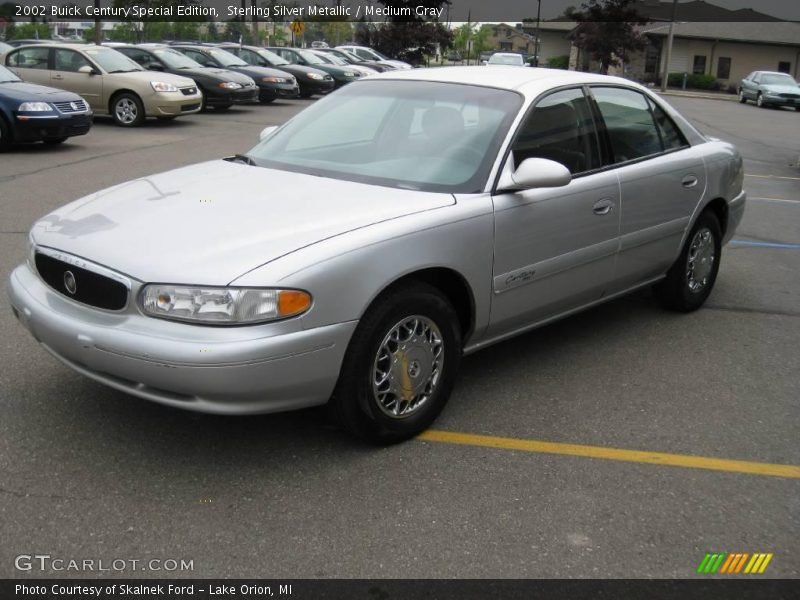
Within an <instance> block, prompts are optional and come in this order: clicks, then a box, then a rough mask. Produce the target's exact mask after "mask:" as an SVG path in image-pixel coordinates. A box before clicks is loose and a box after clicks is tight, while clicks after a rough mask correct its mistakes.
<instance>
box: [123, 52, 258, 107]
mask: <svg viewBox="0 0 800 600" xmlns="http://www.w3.org/2000/svg"><path fill="white" fill-rule="evenodd" d="M117 51H118V52H121V53H122V54H124V55H125V56H127V57H128V58H130V59H131V60H133V61H135V62H136V63H137V64H138V65H140V66H141V67H142V68H144V69H147V70H148V71H159V72H161V73H172V74H173V75H183V76H184V77H191V78H192V79H193V80H194V82H195V83H196V84H197V87H199V88H200V91H201V92H202V93H203V100H202V102H201V110H203V109H206V108H208V107H211V108H216V109H217V110H227V109H229V108H230V107H231V106H233V105H234V104H247V103H251V102H258V87H257V86H256V82H255V81H253V78H252V77H248V76H247V75H243V74H241V73H237V72H235V71H229V70H228V69H218V68H216V67H204V66H202V65H201V64H199V63H197V62H195V61H194V60H192V59H191V58H189V57H188V56H186V55H185V54H182V53H181V52H178V51H177V50H175V49H174V48H171V47H169V46H153V45H149V44H148V45H146V46H144V45H142V46H119V47H118V48H117Z"/></svg>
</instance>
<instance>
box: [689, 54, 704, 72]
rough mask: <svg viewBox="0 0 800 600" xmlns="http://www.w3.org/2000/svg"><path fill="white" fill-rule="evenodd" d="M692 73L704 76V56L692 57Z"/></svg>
mask: <svg viewBox="0 0 800 600" xmlns="http://www.w3.org/2000/svg"><path fill="white" fill-rule="evenodd" d="M692 73H694V74H695V75H705V74H706V57H705V56H695V57H694V65H692Z"/></svg>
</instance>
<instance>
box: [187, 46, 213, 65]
mask: <svg viewBox="0 0 800 600" xmlns="http://www.w3.org/2000/svg"><path fill="white" fill-rule="evenodd" d="M181 52H183V53H184V54H185V55H186V56H188V57H189V58H191V59H192V60H193V61H195V62H198V63H200V64H201V65H203V66H207V65H208V63H209V60H208V58H206V56H205V54H203V53H202V52H198V51H197V50H189V49H187V50H181Z"/></svg>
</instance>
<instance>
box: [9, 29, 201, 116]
mask: <svg viewBox="0 0 800 600" xmlns="http://www.w3.org/2000/svg"><path fill="white" fill-rule="evenodd" d="M5 64H6V66H7V67H9V68H10V69H11V70H12V71H14V72H15V73H16V74H17V75H19V76H20V77H21V78H22V79H24V80H25V81H30V82H32V83H39V84H42V85H53V86H55V87H58V88H62V89H65V90H69V91H70V92H75V93H76V94H78V95H80V96H82V97H83V98H84V99H85V100H86V101H87V102H88V103H89V106H91V107H92V109H93V110H94V112H95V113H98V114H105V115H111V117H113V119H114V121H115V122H116V123H117V124H118V125H121V126H123V127H134V126H136V125H141V124H142V123H143V122H144V120H145V117H158V118H159V119H173V118H175V117H179V116H181V115H188V114H192V113H196V112H198V111H199V110H200V102H201V100H202V95H201V94H200V90H199V89H198V88H197V85H196V84H195V82H194V81H192V80H191V79H189V78H187V77H179V76H177V75H170V74H169V73H158V74H155V73H153V72H151V71H145V70H144V69H143V68H142V67H140V66H139V65H137V64H136V63H135V62H133V61H132V60H131V59H129V58H128V57H127V56H125V55H124V54H121V53H119V52H117V51H116V50H114V49H113V48H106V47H105V46H95V45H85V46H79V45H75V44H47V45H38V46H22V47H20V48H17V49H15V50H12V51H11V52H9V53H8V54H6V56H5Z"/></svg>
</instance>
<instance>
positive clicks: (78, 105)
mask: <svg viewBox="0 0 800 600" xmlns="http://www.w3.org/2000/svg"><path fill="white" fill-rule="evenodd" d="M53 104H54V105H55V107H56V108H57V109H58V112H60V113H63V114H69V113H79V112H86V111H87V110H88V108H89V107H88V106H87V105H86V102H85V101H84V100H73V101H71V102H53Z"/></svg>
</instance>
